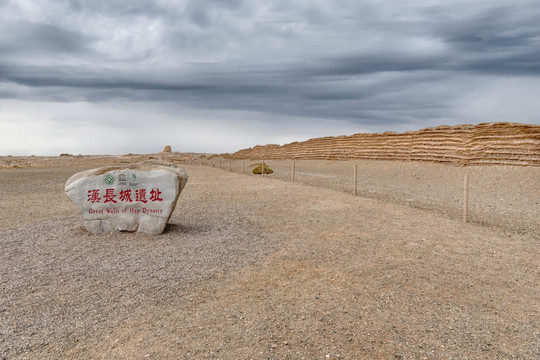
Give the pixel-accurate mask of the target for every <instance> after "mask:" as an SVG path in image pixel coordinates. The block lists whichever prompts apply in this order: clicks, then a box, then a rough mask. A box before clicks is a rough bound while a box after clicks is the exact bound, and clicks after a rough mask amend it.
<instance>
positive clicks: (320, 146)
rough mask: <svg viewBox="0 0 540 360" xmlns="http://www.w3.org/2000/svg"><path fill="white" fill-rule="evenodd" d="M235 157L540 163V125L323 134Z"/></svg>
mask: <svg viewBox="0 0 540 360" xmlns="http://www.w3.org/2000/svg"><path fill="white" fill-rule="evenodd" d="M231 157H232V158H233V159H304V160H351V159H373V160H400V161H431V162H441V163H451V164H456V165H525V166H540V126H538V125H524V124H518V123H484V124H479V125H475V126H473V125H459V126H438V127H434V128H428V129H423V130H420V131H408V132H404V133H395V132H385V133H382V134H355V135H351V136H338V137H323V138H316V139H311V140H308V141H304V142H293V143H290V144H286V145H282V146H280V145H265V146H255V147H253V148H249V149H244V150H240V151H238V152H235V153H234V154H232V155H231Z"/></svg>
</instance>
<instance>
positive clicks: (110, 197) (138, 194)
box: [86, 188, 163, 204]
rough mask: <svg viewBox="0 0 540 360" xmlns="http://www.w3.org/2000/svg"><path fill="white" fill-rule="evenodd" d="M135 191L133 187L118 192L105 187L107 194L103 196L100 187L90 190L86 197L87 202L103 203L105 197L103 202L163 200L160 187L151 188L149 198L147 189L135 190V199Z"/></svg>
mask: <svg viewBox="0 0 540 360" xmlns="http://www.w3.org/2000/svg"><path fill="white" fill-rule="evenodd" d="M132 194H133V191H132V190H131V189H124V190H120V192H119V193H118V194H117V193H116V192H115V191H114V189H105V195H104V196H103V197H101V196H100V190H99V189H92V190H88V197H87V199H86V201H87V202H91V203H93V204H94V203H101V202H102V201H101V200H102V199H103V203H104V204H106V203H109V202H111V203H113V204H116V203H118V201H121V202H126V203H132V202H141V203H144V204H146V203H148V202H156V201H163V197H162V195H163V193H162V192H161V191H160V190H159V188H156V189H152V190H150V198H147V196H148V191H147V189H137V190H135V200H133V198H132Z"/></svg>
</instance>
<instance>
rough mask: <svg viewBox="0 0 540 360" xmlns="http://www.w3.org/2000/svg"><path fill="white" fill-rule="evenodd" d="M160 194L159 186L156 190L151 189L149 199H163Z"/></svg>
mask: <svg viewBox="0 0 540 360" xmlns="http://www.w3.org/2000/svg"><path fill="white" fill-rule="evenodd" d="M160 195H162V194H161V191H159V188H157V189H156V190H154V189H152V191H150V201H163V198H161V197H160Z"/></svg>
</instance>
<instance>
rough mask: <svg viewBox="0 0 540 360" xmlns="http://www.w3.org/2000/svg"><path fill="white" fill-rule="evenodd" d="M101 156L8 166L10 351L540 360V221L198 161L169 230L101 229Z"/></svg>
mask: <svg viewBox="0 0 540 360" xmlns="http://www.w3.org/2000/svg"><path fill="white" fill-rule="evenodd" d="M94 165H95V163H87V164H81V163H76V162H73V163H72V164H71V165H70V166H65V165H64V166H62V167H49V168H42V169H34V168H31V169H24V168H23V169H4V170H0V184H1V188H2V195H1V198H0V204H1V206H2V209H1V214H2V216H1V218H0V219H1V223H0V246H1V248H2V251H1V252H0V324H2V325H1V328H0V354H1V355H2V356H3V357H4V358H7V359H12V358H14V359H35V358H40V359H43V358H45V359H47V358H51V359H56V358H77V359H136V358H140V359H149V358H150V359H177V358H186V359H188V358H189V359H193V358H215V359H243V358H246V359H248V358H255V359H265V358H266V359H287V358H290V359H301V358H305V359H327V358H344V359H357V358H360V359H364V358H365V359H392V358H393V359H423V358H427V359H451V358H455V359H462V358H469V359H486V358H489V359H511V358H520V359H536V358H539V357H540V327H539V324H540V300H539V299H540V281H539V280H540V262H539V261H538V258H539V252H540V251H539V247H538V241H539V240H540V236H539V235H540V234H538V233H537V232H536V231H528V232H527V231H519V232H517V231H513V230H511V229H510V230H509V229H507V228H505V227H504V226H502V227H485V226H482V225H479V224H463V223H462V222H461V221H459V220H457V219H455V218H453V217H452V216H449V215H447V214H444V213H441V212H439V211H427V210H423V209H419V208H415V207H410V206H405V205H401V204H395V203H388V202H383V201H380V200H376V199H369V198H364V197H354V196H351V195H350V194H347V193H343V192H339V191H335V190H331V189H325V188H319V187H313V186H308V185H302V184H292V183H289V182H283V181H280V180H276V179H271V178H264V179H263V178H260V177H255V176H249V177H248V176H242V175H239V174H235V173H229V172H226V171H223V170H220V169H215V168H209V167H196V166H189V165H186V166H185V169H186V170H187V172H188V174H189V176H190V180H189V182H188V185H187V186H186V188H185V189H184V192H183V193H182V195H181V197H180V201H179V203H178V205H177V209H176V210H175V213H174V214H173V217H172V218H171V221H170V225H169V226H168V228H167V231H166V232H165V233H164V234H162V235H160V236H158V237H149V236H144V235H137V234H128V233H121V234H107V235H103V236H94V235H90V234H88V233H87V232H86V231H85V230H84V229H83V226H82V219H81V218H80V217H79V216H78V215H76V214H74V211H75V207H74V206H73V205H72V204H70V202H69V199H68V198H67V197H66V196H65V195H64V194H63V185H64V183H65V181H66V180H67V178H69V176H71V175H72V174H73V173H75V172H77V171H79V170H81V169H82V168H85V167H86V168H88V167H92V166H94ZM441 185H443V186H444V183H441ZM524 211H525V212H527V210H526V209H525V210H524ZM530 211H533V209H531V210H530Z"/></svg>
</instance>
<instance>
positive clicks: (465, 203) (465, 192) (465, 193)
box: [463, 174, 469, 222]
mask: <svg viewBox="0 0 540 360" xmlns="http://www.w3.org/2000/svg"><path fill="white" fill-rule="evenodd" d="M468 217H469V175H467V174H465V178H464V179H463V222H467V220H468Z"/></svg>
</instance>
